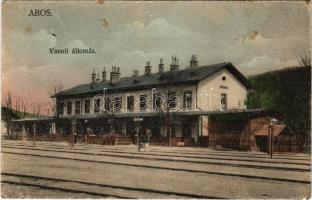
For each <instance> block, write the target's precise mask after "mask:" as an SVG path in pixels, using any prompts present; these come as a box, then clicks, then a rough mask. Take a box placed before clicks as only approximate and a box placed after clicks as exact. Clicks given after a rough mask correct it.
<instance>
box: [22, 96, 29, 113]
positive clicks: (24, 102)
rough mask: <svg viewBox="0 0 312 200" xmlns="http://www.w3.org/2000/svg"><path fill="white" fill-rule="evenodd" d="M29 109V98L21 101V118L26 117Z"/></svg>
mask: <svg viewBox="0 0 312 200" xmlns="http://www.w3.org/2000/svg"><path fill="white" fill-rule="evenodd" d="M28 109H29V101H28V98H27V97H24V98H22V100H21V118H25V117H26V113H27V112H28Z"/></svg>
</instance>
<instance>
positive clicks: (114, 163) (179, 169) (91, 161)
mask: <svg viewBox="0 0 312 200" xmlns="http://www.w3.org/2000/svg"><path fill="white" fill-rule="evenodd" d="M2 153H4V154H14V155H23V156H32V157H41V158H49V159H61V160H71V161H80V162H88V163H102V164H109V165H120V166H130V167H136V168H150V169H159V170H170V171H181V172H190V173H198V174H208V175H220V176H228V177H237V178H245V179H246V178H247V179H251V180H261V181H263V180H265V181H277V182H288V183H299V184H310V183H311V182H310V181H307V180H298V179H285V178H276V177H265V176H254V175H246V174H236V173H224V172H217V171H205V170H193V169H183V168H175V167H163V166H153V165H144V164H133V163H125V162H110V161H99V160H91V159H80V158H72V157H62V156H51V155H39V154H31V153H19V152H8V151H3V150H2Z"/></svg>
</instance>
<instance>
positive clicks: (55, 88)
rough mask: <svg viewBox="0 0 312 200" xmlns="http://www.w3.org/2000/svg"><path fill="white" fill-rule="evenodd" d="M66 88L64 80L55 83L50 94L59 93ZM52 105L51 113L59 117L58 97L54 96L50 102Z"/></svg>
mask: <svg viewBox="0 0 312 200" xmlns="http://www.w3.org/2000/svg"><path fill="white" fill-rule="evenodd" d="M63 89H64V86H63V84H62V82H59V83H57V84H53V85H52V87H51V88H50V90H49V95H50V96H53V95H55V94H57V93H60V92H62V91H63ZM49 105H50V109H51V114H52V115H53V116H55V117H58V112H57V110H56V109H57V99H56V98H52V101H50V102H49Z"/></svg>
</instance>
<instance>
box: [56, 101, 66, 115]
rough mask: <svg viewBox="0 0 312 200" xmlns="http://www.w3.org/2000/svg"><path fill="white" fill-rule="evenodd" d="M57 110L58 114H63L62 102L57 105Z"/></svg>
mask: <svg viewBox="0 0 312 200" xmlns="http://www.w3.org/2000/svg"><path fill="white" fill-rule="evenodd" d="M57 109H58V114H59V115H63V114H64V103H63V102H61V103H59V104H58V106H57Z"/></svg>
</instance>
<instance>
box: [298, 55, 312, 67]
mask: <svg viewBox="0 0 312 200" xmlns="http://www.w3.org/2000/svg"><path fill="white" fill-rule="evenodd" d="M298 62H299V64H300V65H301V66H304V67H311V53H310V51H306V52H305V53H302V54H300V55H299V58H298Z"/></svg>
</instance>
